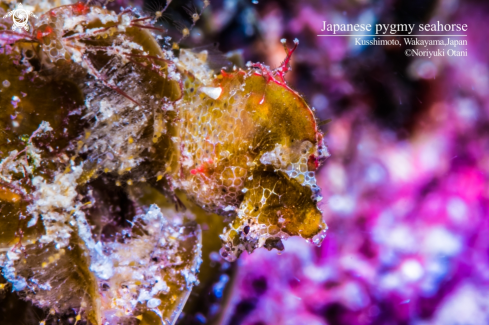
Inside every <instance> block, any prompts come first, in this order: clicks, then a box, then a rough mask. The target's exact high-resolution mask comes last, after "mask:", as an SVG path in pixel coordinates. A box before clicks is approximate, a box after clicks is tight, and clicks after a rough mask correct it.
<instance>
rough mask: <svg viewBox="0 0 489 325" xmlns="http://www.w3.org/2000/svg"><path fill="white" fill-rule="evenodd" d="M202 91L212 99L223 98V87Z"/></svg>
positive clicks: (205, 88) (207, 88) (204, 88)
mask: <svg viewBox="0 0 489 325" xmlns="http://www.w3.org/2000/svg"><path fill="white" fill-rule="evenodd" d="M200 91H201V92H203V93H204V94H206V95H207V96H209V97H210V98H212V99H218V98H219V96H221V93H222V88H221V87H202V88H200Z"/></svg>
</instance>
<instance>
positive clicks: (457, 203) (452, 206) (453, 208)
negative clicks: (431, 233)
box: [447, 197, 467, 222]
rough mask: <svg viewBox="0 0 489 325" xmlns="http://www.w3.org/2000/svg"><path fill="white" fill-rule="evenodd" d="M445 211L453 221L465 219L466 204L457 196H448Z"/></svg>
mask: <svg viewBox="0 0 489 325" xmlns="http://www.w3.org/2000/svg"><path fill="white" fill-rule="evenodd" d="M447 213H448V216H449V217H450V219H452V220H453V221H456V222H462V221H465V220H466V219H467V205H466V204H465V202H464V201H463V200H462V199H460V198H458V197H453V198H450V200H448V204H447Z"/></svg>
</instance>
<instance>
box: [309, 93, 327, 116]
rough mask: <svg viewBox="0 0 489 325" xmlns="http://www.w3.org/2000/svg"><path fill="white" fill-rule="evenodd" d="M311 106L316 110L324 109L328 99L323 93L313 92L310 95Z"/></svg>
mask: <svg viewBox="0 0 489 325" xmlns="http://www.w3.org/2000/svg"><path fill="white" fill-rule="evenodd" d="M312 106H314V108H315V109H316V110H317V111H318V112H321V111H324V110H325V109H327V108H328V106H329V101H328V98H326V96H324V95H323V94H315V95H314V96H313V97H312Z"/></svg>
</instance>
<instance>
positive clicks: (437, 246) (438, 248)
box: [423, 227, 462, 256]
mask: <svg viewBox="0 0 489 325" xmlns="http://www.w3.org/2000/svg"><path fill="white" fill-rule="evenodd" d="M423 248H424V250H425V251H426V252H427V253H430V254H433V255H444V256H453V255H455V254H457V253H458V252H459V251H460V249H461V248H462V243H461V242H460V239H459V238H458V237H457V236H455V235H454V234H452V233H451V232H449V231H448V230H446V229H445V228H441V227H437V228H434V229H433V230H431V231H430V232H429V233H428V235H427V236H426V238H425V240H424V243H423Z"/></svg>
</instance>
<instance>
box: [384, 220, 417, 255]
mask: <svg viewBox="0 0 489 325" xmlns="http://www.w3.org/2000/svg"><path fill="white" fill-rule="evenodd" d="M387 234H388V236H387V242H388V243H389V246H391V247H392V248H394V249H397V250H399V251H403V252H409V251H413V250H416V248H417V245H416V240H415V238H414V236H413V234H414V231H413V230H412V229H410V228H409V227H408V226H404V225H400V226H397V227H395V228H394V229H392V230H391V231H389V232H386V233H384V235H387Z"/></svg>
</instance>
